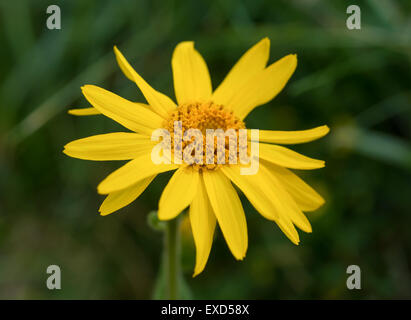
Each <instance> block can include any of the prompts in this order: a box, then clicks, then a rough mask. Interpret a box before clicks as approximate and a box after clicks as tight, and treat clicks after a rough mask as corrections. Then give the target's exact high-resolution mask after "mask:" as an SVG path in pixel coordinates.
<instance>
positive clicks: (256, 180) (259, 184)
mask: <svg viewBox="0 0 411 320" xmlns="http://www.w3.org/2000/svg"><path fill="white" fill-rule="evenodd" d="M221 170H222V171H223V172H224V174H225V175H226V176H227V177H228V178H229V179H230V180H231V181H233V182H234V184H235V185H237V187H238V188H239V189H240V190H241V191H242V192H243V193H244V194H245V196H246V197H247V199H248V200H249V201H250V202H251V204H252V205H253V206H254V207H255V208H256V209H257V211H258V212H260V213H261V215H262V216H263V217H265V218H266V219H269V220H272V221H275V222H278V221H280V220H281V219H282V218H284V217H285V218H288V219H290V220H291V221H292V222H294V223H296V224H297V226H298V227H299V228H300V229H302V230H303V231H305V232H311V225H310V223H309V221H308V220H307V218H306V217H305V216H304V214H303V213H302V212H301V210H300V208H299V207H298V206H297V204H296V203H295V201H294V200H293V199H292V197H291V196H290V195H289V194H288V193H287V192H286V191H285V189H284V187H283V186H282V185H281V184H280V182H279V181H278V179H277V178H276V177H273V176H272V174H271V173H270V172H269V171H268V170H267V168H265V167H264V166H260V168H259V170H258V172H257V173H256V174H255V175H241V171H240V166H225V167H222V168H221Z"/></svg>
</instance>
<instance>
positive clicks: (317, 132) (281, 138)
mask: <svg viewBox="0 0 411 320" xmlns="http://www.w3.org/2000/svg"><path fill="white" fill-rule="evenodd" d="M329 131H330V129H329V128H328V126H320V127H316V128H313V129H309V130H300V131H273V130H259V141H260V142H268V143H278V144H298V143H305V142H310V141H313V140H316V139H320V138H322V137H324V136H325V135H326V134H327V133H328V132H329Z"/></svg>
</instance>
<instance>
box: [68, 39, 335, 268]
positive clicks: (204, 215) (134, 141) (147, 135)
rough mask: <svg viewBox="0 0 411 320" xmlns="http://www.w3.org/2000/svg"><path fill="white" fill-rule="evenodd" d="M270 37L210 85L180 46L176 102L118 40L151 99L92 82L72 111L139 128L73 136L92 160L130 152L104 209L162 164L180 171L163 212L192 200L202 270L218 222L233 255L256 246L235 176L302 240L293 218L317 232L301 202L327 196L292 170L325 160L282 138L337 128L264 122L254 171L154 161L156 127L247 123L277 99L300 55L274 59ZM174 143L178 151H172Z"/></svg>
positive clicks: (74, 153) (75, 153)
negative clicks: (275, 126) (281, 127)
mask: <svg viewBox="0 0 411 320" xmlns="http://www.w3.org/2000/svg"><path fill="white" fill-rule="evenodd" d="M269 49H270V41H269V39H268V38H264V39H262V40H261V41H260V42H258V43H257V44H256V45H254V46H253V47H252V48H251V49H249V50H248V51H247V52H246V53H245V54H244V55H243V56H242V57H241V58H240V60H239V61H238V62H237V63H236V64H235V66H234V67H233V68H232V69H231V71H230V72H229V73H228V75H227V76H226V78H225V79H224V81H223V82H222V83H221V84H220V85H219V86H218V87H217V89H216V90H214V91H213V90H212V85H211V80H210V75H209V72H208V68H207V65H206V63H205V61H204V59H203V58H202V56H201V55H200V54H199V53H198V52H197V51H196V50H195V48H194V43H193V42H182V43H180V44H178V45H177V47H176V48H175V50H174V53H173V57H172V69H173V78H174V89H175V95H176V99H177V104H176V103H174V102H173V101H172V100H171V99H170V98H169V97H167V96H166V95H164V94H162V93H160V92H158V91H156V90H155V89H153V88H152V87H151V86H150V85H149V84H147V82H146V81H145V80H144V79H143V78H142V77H141V76H140V75H139V74H138V73H137V72H136V71H135V70H134V69H133V68H132V67H131V66H130V64H129V63H128V62H127V60H126V59H125V58H124V56H123V55H122V54H121V53H120V51H119V50H118V49H117V48H116V47H114V52H115V55H116V59H117V62H118V64H119V66H120V68H121V70H122V71H123V72H124V74H125V75H126V76H127V78H129V79H130V80H132V81H134V82H135V83H136V85H137V86H138V87H139V88H140V90H141V92H142V93H143V95H144V97H145V98H146V100H147V102H148V104H144V103H135V102H131V101H128V100H126V99H123V98H121V97H119V96H118V95H116V94H114V93H111V92H109V91H106V90H104V89H102V88H99V87H97V86H93V85H85V86H83V87H82V92H83V94H84V96H85V97H86V99H87V100H88V101H89V102H90V103H91V105H92V106H93V108H85V109H74V110H70V111H69V113H71V114H75V115H91V114H99V113H102V114H104V115H105V116H107V117H109V118H111V119H113V120H114V121H117V122H118V123H120V124H122V125H123V126H124V127H126V128H127V129H129V130H131V131H132V132H117V133H108V134H102V135H96V136H92V137H88V138H84V139H79V140H76V141H73V142H71V143H69V144H67V145H66V146H65V149H64V152H65V153H66V154H67V155H69V156H71V157H75V158H80V159H87V160H131V161H129V162H128V163H126V164H125V165H124V166H122V167H121V168H119V169H117V170H116V171H114V172H113V173H111V174H110V175H109V176H108V177H107V178H105V179H104V180H103V181H102V182H101V183H100V184H99V186H98V192H99V193H100V194H105V195H107V197H106V199H105V200H104V202H103V203H102V205H101V207H100V210H99V211H100V213H101V215H107V214H110V213H112V212H114V211H116V210H119V209H120V208H122V207H124V206H126V205H128V204H129V203H131V202H132V201H134V200H135V199H136V198H137V197H138V196H139V195H140V194H141V193H142V192H143V191H144V190H145V189H146V188H147V186H148V185H149V184H150V183H151V181H152V180H153V179H154V178H155V177H156V175H158V174H159V173H162V172H166V171H171V170H176V172H175V173H174V175H173V176H172V178H171V179H170V181H169V183H168V184H167V186H166V187H165V189H164V191H163V193H162V195H161V198H160V201H159V210H158V217H159V219H161V220H169V219H173V218H175V217H176V216H177V215H178V214H180V213H181V212H182V211H183V210H184V209H185V208H187V207H190V209H189V218H190V222H191V228H192V231H193V237H194V242H195V245H196V265H195V270H194V275H197V274H199V273H200V272H202V270H203V269H204V267H205V265H206V262H207V260H208V256H209V254H210V250H211V245H212V241H213V235H214V229H215V227H216V222H218V224H219V226H220V228H221V231H222V233H223V235H224V238H225V240H226V242H227V245H228V247H229V248H230V250H231V252H232V254H233V255H234V257H235V258H236V259H238V260H241V259H243V258H244V257H245V254H246V251H247V245H248V236H247V224H246V219H245V215H244V211H243V207H242V205H241V202H240V199H239V197H238V194H237V192H236V190H235V189H234V187H233V185H232V183H234V185H236V186H237V187H238V188H239V189H240V190H241V191H242V192H243V193H244V195H245V196H246V197H247V198H248V200H249V201H250V202H251V204H252V205H253V206H254V207H255V208H256V209H257V210H258V211H259V212H260V213H261V215H262V216H263V217H265V218H266V219H268V220H271V221H274V222H276V223H277V225H278V226H279V227H280V229H281V230H282V231H283V232H284V233H285V234H286V236H287V237H288V238H289V239H290V240H291V241H292V242H293V243H295V244H298V243H299V236H298V233H297V231H296V229H295V227H294V225H296V226H297V227H298V228H300V229H301V230H303V231H305V232H311V225H310V223H309V221H308V220H307V218H306V217H305V215H304V214H303V211H313V210H316V209H317V208H319V207H320V206H321V205H322V204H323V203H324V200H323V198H322V197H321V196H320V195H319V194H318V193H317V192H316V191H314V190H313V189H312V188H311V187H310V186H308V185H307V184H306V183H305V182H304V181H303V180H301V179H300V178H299V177H298V176H297V175H295V174H294V173H293V172H291V171H290V170H289V169H317V168H321V167H323V166H324V162H323V161H321V160H316V159H311V158H308V157H305V156H303V155H301V154H299V153H296V152H294V151H292V150H290V149H288V148H285V147H282V146H279V145H278V144H298V143H304V142H309V141H312V140H315V139H318V138H321V137H323V136H324V135H326V134H327V133H328V131H329V129H328V127H327V126H320V127H316V128H314V129H310V130H303V131H268V130H260V131H259V159H260V161H259V169H258V172H257V173H256V174H254V175H242V174H241V173H240V168H241V166H240V164H238V165H236V164H234V165H233V164H222V165H221V164H220V165H205V164H204V165H197V164H196V165H188V164H186V163H183V164H176V163H175V162H174V163H169V164H167V163H162V164H155V163H153V161H152V160H151V151H152V149H153V147H154V146H155V144H156V143H155V142H153V141H151V135H152V133H153V131H154V130H155V129H158V128H170V127H171V124H172V123H173V120H176V119H177V120H181V121H182V127H183V131H185V130H187V129H188V128H193V127H194V128H196V129H200V130H201V131H202V132H204V130H205V129H208V128H212V129H216V128H217V127H218V128H222V129H223V130H227V129H230V128H232V129H235V130H237V132H238V130H239V129H241V128H245V124H244V121H243V120H244V118H245V117H246V116H247V115H248V114H249V113H250V112H251V111H252V110H253V109H254V108H255V107H257V106H260V105H262V104H265V103H267V102H269V101H270V100H272V99H273V98H274V97H275V96H276V95H277V94H278V93H279V92H280V91H281V90H282V89H283V87H284V86H285V84H286V83H287V81H288V79H289V78H290V77H291V75H292V74H293V72H294V70H295V68H296V65H297V57H296V55H293V54H291V55H287V56H285V57H283V58H282V59H280V60H278V61H277V62H275V63H273V64H271V65H269V66H268V67H267V66H266V65H267V61H268V58H269ZM174 151H175V150H173V152H174Z"/></svg>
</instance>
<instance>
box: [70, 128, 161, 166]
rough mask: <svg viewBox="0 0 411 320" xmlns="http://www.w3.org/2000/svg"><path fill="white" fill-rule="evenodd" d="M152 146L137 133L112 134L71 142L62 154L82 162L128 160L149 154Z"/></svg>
mask: <svg viewBox="0 0 411 320" xmlns="http://www.w3.org/2000/svg"><path fill="white" fill-rule="evenodd" d="M154 145H155V144H154V143H153V142H151V140H150V138H149V137H147V136H143V135H141V134H138V133H131V132H114V133H107V134H99V135H96V136H91V137H87V138H83V139H78V140H75V141H72V142H70V143H68V144H66V145H65V146H64V151H63V152H64V153H65V154H67V155H68V156H70V157H73V158H79V159H84V160H97V161H98V160H129V159H134V158H137V157H138V156H140V155H142V154H145V153H150V152H151V150H152V148H153V147H154Z"/></svg>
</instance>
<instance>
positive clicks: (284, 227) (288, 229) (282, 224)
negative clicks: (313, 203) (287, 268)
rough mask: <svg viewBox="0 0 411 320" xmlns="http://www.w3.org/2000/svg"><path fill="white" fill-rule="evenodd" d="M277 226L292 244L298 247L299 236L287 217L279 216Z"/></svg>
mask: <svg viewBox="0 0 411 320" xmlns="http://www.w3.org/2000/svg"><path fill="white" fill-rule="evenodd" d="M277 225H278V227H279V228H280V229H281V231H282V232H283V233H284V234H285V235H286V236H287V238H288V239H290V240H291V242H292V243H294V244H295V245H299V243H300V236H299V235H298V232H297V230H296V229H295V227H294V225H293V223H292V222H291V219H290V218H289V217H287V216H281V218H280V220H278V221H277Z"/></svg>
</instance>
